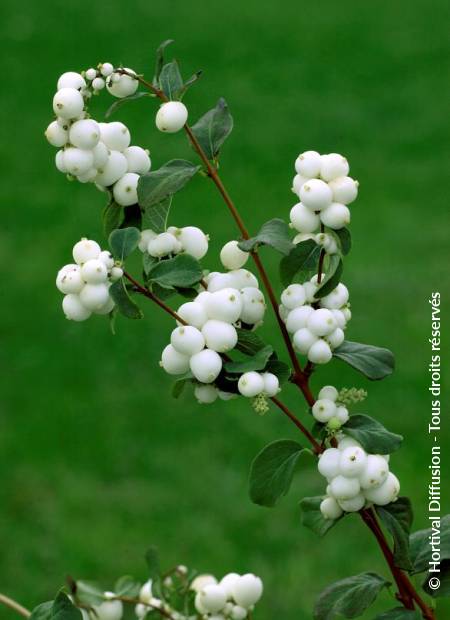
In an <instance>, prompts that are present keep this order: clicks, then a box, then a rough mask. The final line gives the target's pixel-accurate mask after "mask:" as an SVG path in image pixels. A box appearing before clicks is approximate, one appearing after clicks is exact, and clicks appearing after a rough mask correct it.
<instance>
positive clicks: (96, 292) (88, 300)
mask: <svg viewBox="0 0 450 620" xmlns="http://www.w3.org/2000/svg"><path fill="white" fill-rule="evenodd" d="M108 299H109V290H108V285H107V284H104V283H103V284H85V285H84V286H83V289H82V291H81V293H80V301H81V303H82V304H83V306H84V307H85V308H87V309H88V310H91V311H92V312H95V311H96V310H100V309H101V308H102V307H103V306H104V305H105V304H106V303H107V301H108Z"/></svg>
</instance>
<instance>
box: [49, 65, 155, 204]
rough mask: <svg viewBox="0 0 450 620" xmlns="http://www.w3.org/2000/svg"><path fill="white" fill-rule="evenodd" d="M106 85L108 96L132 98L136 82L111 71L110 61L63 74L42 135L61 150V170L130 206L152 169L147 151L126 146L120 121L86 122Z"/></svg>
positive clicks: (58, 158) (58, 156) (125, 132)
mask: <svg viewBox="0 0 450 620" xmlns="http://www.w3.org/2000/svg"><path fill="white" fill-rule="evenodd" d="M127 71H129V72H131V73H133V74H134V72H132V71H131V70H130V69H128V70H127ZM105 85H106V88H107V89H108V91H109V92H110V93H111V94H112V95H114V96H115V97H119V98H122V97H126V96H128V95H131V94H133V93H134V92H135V91H136V89H137V87H138V82H137V80H135V79H134V78H132V77H130V76H128V75H122V74H120V73H117V72H115V71H114V67H113V66H112V65H111V63H103V64H102V65H99V68H98V69H88V70H87V71H86V72H84V75H82V74H81V73H75V72H73V71H69V72H67V73H63V75H61V77H60V78H59V80H58V84H57V89H58V90H57V92H56V94H55V96H54V97H53V111H54V112H55V114H56V120H54V121H53V122H51V123H50V125H49V126H48V127H47V130H46V132H45V135H46V137H47V140H48V141H49V142H50V144H51V145H53V146H55V147H57V148H59V149H60V150H59V151H58V152H57V153H56V158H55V163H56V167H57V169H58V170H59V171H60V172H62V173H64V174H69V175H71V177H74V178H76V179H77V180H78V181H80V182H81V183H95V184H96V186H97V187H98V188H99V189H101V190H105V188H111V191H112V193H113V196H114V200H115V201H116V202H117V204H119V205H121V206H129V205H132V204H135V203H136V202H137V200H138V198H137V184H138V181H139V177H140V175H142V174H145V173H146V172H148V171H149V170H150V167H151V161H150V158H149V154H148V151H146V150H144V149H143V148H141V147H139V146H130V142H131V136H130V132H129V130H128V128H127V127H126V126H125V125H124V124H123V123H120V122H113V123H97V122H96V121H95V120H93V119H92V118H89V114H88V112H87V103H88V101H89V98H90V97H91V95H92V93H93V92H99V90H101V89H102V88H104V87H105Z"/></svg>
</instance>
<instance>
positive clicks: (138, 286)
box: [123, 271, 187, 325]
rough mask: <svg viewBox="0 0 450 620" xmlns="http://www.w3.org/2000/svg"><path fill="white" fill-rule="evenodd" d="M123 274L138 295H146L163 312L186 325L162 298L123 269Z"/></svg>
mask: <svg viewBox="0 0 450 620" xmlns="http://www.w3.org/2000/svg"><path fill="white" fill-rule="evenodd" d="M123 275H124V277H125V278H126V279H127V280H128V281H129V282H131V284H132V285H133V287H134V289H135V290H136V292H137V293H139V294H140V295H144V297H147V299H151V300H152V301H153V302H154V303H155V304H157V305H158V306H159V307H160V308H162V309H163V310H164V311H165V312H167V313H168V314H170V316H172V317H173V318H174V319H175V321H178V322H179V323H181V324H182V325H187V323H186V321H185V320H184V319H182V318H181V317H180V316H178V314H177V313H176V312H175V311H174V310H172V308H171V307H170V306H168V305H167V304H166V303H164V302H163V300H162V299H160V298H159V297H157V296H156V295H155V294H154V293H152V292H151V291H150V290H149V289H148V288H145V287H144V286H142V285H141V284H139V282H138V281H137V280H135V279H134V278H133V277H132V276H130V274H129V273H127V272H126V271H125V272H124V274H123Z"/></svg>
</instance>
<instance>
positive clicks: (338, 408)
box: [312, 385, 349, 431]
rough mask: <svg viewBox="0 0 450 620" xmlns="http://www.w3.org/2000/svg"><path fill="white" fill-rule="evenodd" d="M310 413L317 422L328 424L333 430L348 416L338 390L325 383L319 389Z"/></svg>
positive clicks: (344, 421) (345, 420)
mask: <svg viewBox="0 0 450 620" xmlns="http://www.w3.org/2000/svg"><path fill="white" fill-rule="evenodd" d="M312 414H313V417H314V419H315V420H317V422H320V423H321V424H328V428H329V429H330V430H333V431H336V430H338V429H339V428H340V427H341V426H342V425H343V424H345V423H346V422H347V420H348V418H349V413H348V409H347V408H346V407H344V405H343V403H342V402H341V401H340V400H339V392H338V391H337V389H336V388H335V387H333V386H332V385H326V386H325V387H323V388H322V389H321V390H320V392H319V394H318V399H317V400H316V402H315V403H314V405H313V407H312Z"/></svg>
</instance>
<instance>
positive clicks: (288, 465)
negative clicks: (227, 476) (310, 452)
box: [249, 439, 303, 508]
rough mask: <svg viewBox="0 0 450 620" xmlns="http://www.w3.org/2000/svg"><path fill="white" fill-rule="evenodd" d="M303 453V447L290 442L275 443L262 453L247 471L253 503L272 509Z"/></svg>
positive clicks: (285, 491) (290, 481) (287, 488)
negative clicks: (248, 472) (248, 471)
mask: <svg viewBox="0 0 450 620" xmlns="http://www.w3.org/2000/svg"><path fill="white" fill-rule="evenodd" d="M302 451H303V448H302V446H301V445H300V444H298V443H297V442H296V441H292V440H290V439H280V440H278V441H274V442H273V443H270V444H269V445H267V446H266V447H265V448H263V449H262V450H261V452H260V453H259V454H258V455H257V456H256V458H255V459H254V461H253V463H252V465H251V469H250V481H249V492H250V499H251V500H252V502H254V503H255V504H258V505H259V506H266V507H268V508H271V507H272V506H275V504H276V503H277V502H278V500H279V499H280V498H281V497H282V496H283V495H286V494H287V492H288V491H289V488H290V486H291V483H292V478H293V476H294V472H295V467H296V465H297V461H298V457H299V456H300V454H301V453H302Z"/></svg>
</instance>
